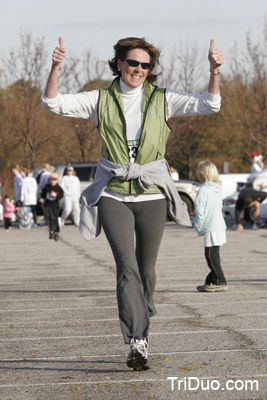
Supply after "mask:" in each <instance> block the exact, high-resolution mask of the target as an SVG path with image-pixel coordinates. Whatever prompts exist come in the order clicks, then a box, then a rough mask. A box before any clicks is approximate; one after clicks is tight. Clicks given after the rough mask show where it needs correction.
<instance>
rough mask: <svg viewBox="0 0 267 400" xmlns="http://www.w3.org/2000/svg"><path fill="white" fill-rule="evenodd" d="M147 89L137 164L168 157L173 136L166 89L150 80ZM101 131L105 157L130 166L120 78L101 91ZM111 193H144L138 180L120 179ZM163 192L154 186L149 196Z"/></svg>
mask: <svg viewBox="0 0 267 400" xmlns="http://www.w3.org/2000/svg"><path fill="white" fill-rule="evenodd" d="M144 89H145V91H144V98H143V104H142V133H141V137H140V142H139V147H138V152H137V157H136V163H138V164H141V165H143V164H147V163H149V162H151V161H156V160H161V159H162V158H164V155H165V148H166V142H167V139H168V136H169V133H170V127H169V126H168V124H167V122H166V119H165V89H162V88H158V87H156V86H153V85H151V84H150V83H149V82H147V81H145V82H144ZM97 128H98V131H99V133H100V135H101V138H102V141H103V144H102V157H105V158H107V159H108V160H110V161H112V162H115V163H117V164H122V165H126V164H129V162H130V159H129V154H128V146H127V137H126V122H125V118H124V112H123V101H122V94H121V90H120V83H119V78H116V79H115V80H114V81H113V83H112V85H111V87H109V88H108V89H103V90H100V92H99V102H98V127H97ZM107 190H110V191H113V192H119V193H124V194H142V193H144V191H143V190H142V189H141V188H140V186H139V185H138V183H137V181H136V180H131V181H128V182H122V181H121V180H120V179H119V178H114V179H112V180H111V181H110V183H109V184H108V186H107ZM161 192H162V190H161V189H160V188H159V187H157V186H155V185H153V186H151V188H150V189H149V190H148V191H146V192H145V193H161Z"/></svg>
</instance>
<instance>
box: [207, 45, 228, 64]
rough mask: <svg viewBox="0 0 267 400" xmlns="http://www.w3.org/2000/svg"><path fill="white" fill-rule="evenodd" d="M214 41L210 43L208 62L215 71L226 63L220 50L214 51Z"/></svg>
mask: <svg viewBox="0 0 267 400" xmlns="http://www.w3.org/2000/svg"><path fill="white" fill-rule="evenodd" d="M214 44H215V42H214V40H213V39H211V41H210V48H209V54H208V60H209V62H210V69H211V71H214V70H215V69H216V68H219V67H220V66H221V65H222V64H223V63H224V57H223V53H222V52H221V50H220V49H214Z"/></svg>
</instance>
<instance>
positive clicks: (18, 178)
mask: <svg viewBox="0 0 267 400" xmlns="http://www.w3.org/2000/svg"><path fill="white" fill-rule="evenodd" d="M12 172H13V174H14V198H15V204H16V206H17V207H20V206H21V205H22V203H21V199H20V197H21V187H22V179H23V178H22V175H21V173H20V167H19V165H14V166H13V167H12Z"/></svg>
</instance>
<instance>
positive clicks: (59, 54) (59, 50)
mask: <svg viewBox="0 0 267 400" xmlns="http://www.w3.org/2000/svg"><path fill="white" fill-rule="evenodd" d="M58 43H59V46H57V47H56V48H55V50H54V51H53V54H52V61H53V66H55V67H60V65H61V63H62V61H63V60H64V58H65V56H66V49H65V47H64V42H63V39H62V37H59V38H58Z"/></svg>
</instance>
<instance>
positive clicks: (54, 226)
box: [40, 173, 64, 241]
mask: <svg viewBox="0 0 267 400" xmlns="http://www.w3.org/2000/svg"><path fill="white" fill-rule="evenodd" d="M63 196H64V191H63V189H62V188H61V186H59V184H58V175H57V174H56V173H53V174H51V176H50V178H49V182H48V183H47V184H46V185H45V187H44V188H43V190H42V193H41V198H40V202H41V203H43V204H44V206H45V208H46V211H47V215H48V227H49V239H55V241H58V239H59V237H58V234H59V230H60V229H59V223H58V217H59V214H60V204H59V200H60V199H61V198H62V197H63Z"/></svg>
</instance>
